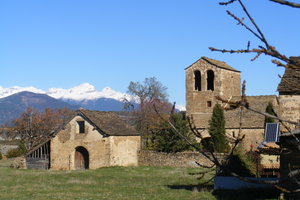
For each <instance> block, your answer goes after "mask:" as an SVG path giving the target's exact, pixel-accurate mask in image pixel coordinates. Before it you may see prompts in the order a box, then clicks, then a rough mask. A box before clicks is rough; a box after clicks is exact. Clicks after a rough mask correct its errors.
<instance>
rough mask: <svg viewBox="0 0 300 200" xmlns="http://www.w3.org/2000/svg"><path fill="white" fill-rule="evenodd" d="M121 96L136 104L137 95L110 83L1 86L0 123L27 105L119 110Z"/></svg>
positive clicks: (20, 111)
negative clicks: (100, 85)
mask: <svg viewBox="0 0 300 200" xmlns="http://www.w3.org/2000/svg"><path fill="white" fill-rule="evenodd" d="M124 99H126V100H127V101H130V102H131V103H132V105H134V107H137V106H138V103H139V102H138V100H137V98H136V97H134V96H131V95H129V94H126V93H122V92H118V91H115V90H113V89H111V88H110V87H105V88H104V89H102V90H101V91H98V90H96V88H95V87H94V86H93V85H91V84H89V83H83V84H81V85H79V86H76V87H73V88H70V89H62V88H50V89H48V91H44V90H41V89H37V88H35V87H18V86H14V87H10V88H4V87H1V86H0V125H1V124H5V123H10V122H11V121H12V120H13V119H16V118H17V117H19V115H20V113H22V112H24V111H25V110H26V109H27V108H28V107H32V108H35V109H38V110H39V111H43V110H44V109H45V108H52V109H56V108H69V109H72V110H74V109H79V108H84V109H89V110H99V111H121V110H122V109H123V105H124ZM176 108H177V109H178V110H185V108H184V106H180V105H177V106H176Z"/></svg>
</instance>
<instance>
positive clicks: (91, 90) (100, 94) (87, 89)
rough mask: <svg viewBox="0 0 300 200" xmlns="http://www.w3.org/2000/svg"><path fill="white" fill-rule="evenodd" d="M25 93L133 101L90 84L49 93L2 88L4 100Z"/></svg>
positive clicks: (24, 88) (69, 97)
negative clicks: (98, 89) (99, 89)
mask: <svg viewBox="0 0 300 200" xmlns="http://www.w3.org/2000/svg"><path fill="white" fill-rule="evenodd" d="M23 91H29V92H34V93H40V94H47V95H49V96H51V97H53V98H56V99H70V100H75V101H82V100H94V99H98V98H111V99H115V100H118V101H121V100H123V99H124V98H126V99H128V100H130V101H131V100H133V97H132V96H130V95H128V94H126V93H121V92H118V91H115V90H113V89H111V88H110V87H105V88H103V89H102V90H101V91H97V89H96V88H95V87H94V86H93V85H91V84H89V83H83V84H80V85H78V86H75V87H72V88H70V89H63V88H50V89H48V91H47V92H45V91H43V90H40V89H37V88H34V87H19V86H14V87H10V88H4V87H1V86H0V98H4V97H7V96H10V95H12V94H15V93H18V92H23Z"/></svg>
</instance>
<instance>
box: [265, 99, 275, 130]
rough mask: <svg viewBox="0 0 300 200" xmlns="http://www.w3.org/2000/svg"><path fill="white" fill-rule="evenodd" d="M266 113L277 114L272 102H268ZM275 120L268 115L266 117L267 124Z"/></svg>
mask: <svg viewBox="0 0 300 200" xmlns="http://www.w3.org/2000/svg"><path fill="white" fill-rule="evenodd" d="M266 113H268V114H270V115H274V116H277V114H276V112H275V111H274V108H273V104H272V102H269V103H268V105H267V107H266ZM274 122H275V120H274V119H273V118H271V117H267V116H266V117H265V126H266V123H274Z"/></svg>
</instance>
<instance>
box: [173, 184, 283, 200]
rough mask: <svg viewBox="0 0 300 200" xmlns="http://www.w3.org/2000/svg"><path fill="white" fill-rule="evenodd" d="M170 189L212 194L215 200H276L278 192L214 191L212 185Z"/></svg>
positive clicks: (273, 190) (183, 186)
mask: <svg viewBox="0 0 300 200" xmlns="http://www.w3.org/2000/svg"><path fill="white" fill-rule="evenodd" d="M167 187H168V188H170V189H175V190H180V189H184V190H189V191H198V192H212V194H213V195H214V196H215V197H216V199H220V200H221V199H222V200H233V199H242V200H248V199H249V200H250V199H278V197H279V195H280V191H279V190H277V189H276V188H274V189H240V190H214V189H213V185H212V184H211V185H168V186H167Z"/></svg>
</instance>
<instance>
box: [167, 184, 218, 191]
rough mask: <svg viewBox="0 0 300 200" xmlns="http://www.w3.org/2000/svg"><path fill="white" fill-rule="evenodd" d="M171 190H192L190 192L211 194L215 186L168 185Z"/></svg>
mask: <svg viewBox="0 0 300 200" xmlns="http://www.w3.org/2000/svg"><path fill="white" fill-rule="evenodd" d="M167 187H168V188H170V189H175V190H190V191H199V192H201V191H207V192H211V191H212V190H213V188H214V186H213V185H167Z"/></svg>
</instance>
